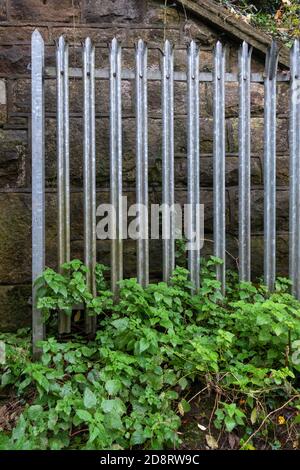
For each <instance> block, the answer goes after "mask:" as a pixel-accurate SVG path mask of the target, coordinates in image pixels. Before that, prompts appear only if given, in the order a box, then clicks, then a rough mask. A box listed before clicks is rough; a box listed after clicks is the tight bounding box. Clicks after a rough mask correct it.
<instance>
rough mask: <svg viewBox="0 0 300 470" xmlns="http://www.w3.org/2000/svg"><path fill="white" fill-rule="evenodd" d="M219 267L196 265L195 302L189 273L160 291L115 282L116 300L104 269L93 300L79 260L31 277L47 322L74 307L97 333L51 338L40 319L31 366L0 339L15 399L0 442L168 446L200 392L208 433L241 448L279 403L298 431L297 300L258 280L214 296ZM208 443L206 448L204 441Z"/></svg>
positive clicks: (18, 349) (16, 340) (284, 286)
mask: <svg viewBox="0 0 300 470" xmlns="http://www.w3.org/2000/svg"><path fill="white" fill-rule="evenodd" d="M220 262H221V261H220V260H218V259H216V258H210V259H208V260H206V261H203V262H202V269H201V285H200V290H199V292H198V293H197V294H195V295H194V294H192V289H191V287H192V285H191V283H190V281H189V272H188V271H187V270H186V269H185V268H184V267H177V268H176V269H175V271H174V273H173V276H172V279H171V282H170V284H169V285H167V284H166V283H164V282H159V283H157V284H150V285H149V286H147V287H146V288H143V287H141V286H140V285H139V284H138V283H137V281H136V279H127V280H124V281H122V282H121V283H120V295H119V301H118V302H117V303H114V302H113V301H112V295H111V292H110V291H109V290H107V288H106V284H105V271H106V268H105V267H104V266H101V265H99V266H97V268H96V275H97V296H95V297H93V295H92V294H91V293H90V292H89V290H88V289H87V286H86V282H85V278H86V274H87V268H86V267H85V266H84V265H83V264H82V263H81V262H80V261H79V260H73V261H71V262H70V263H67V264H65V265H63V266H62V268H61V270H60V272H61V273H60V274H58V273H56V272H55V271H53V270H51V269H47V270H46V271H45V272H44V273H43V275H42V276H41V277H40V279H39V280H38V281H37V285H38V292H39V299H38V307H39V308H41V309H42V310H43V312H44V315H45V319H47V322H48V323H49V319H52V318H53V319H55V318H56V316H57V313H58V312H59V311H64V312H66V313H67V314H68V315H71V314H72V310H73V309H74V308H75V307H76V305H78V304H79V303H80V304H82V305H83V306H84V307H85V308H86V309H87V310H88V312H89V314H90V315H97V317H98V330H97V334H96V337H95V338H94V339H93V340H90V339H87V338H85V337H83V336H79V335H73V337H72V338H71V339H69V340H68V341H65V342H64V341H62V340H61V341H59V340H58V339H57V338H56V337H55V334H54V332H52V331H51V322H50V323H49V325H50V326H49V327H48V328H50V331H49V333H48V339H47V340H46V341H44V342H42V343H41V348H42V351H43V353H42V357H41V361H40V362H32V361H31V353H30V347H29V341H28V339H25V337H24V333H23V334H18V335H11V336H9V335H1V336H0V339H2V340H3V341H5V343H6V346H7V347H6V353H7V354H6V356H7V362H6V364H4V365H1V366H0V367H1V369H0V377H1V387H2V389H3V390H4V391H5V390H7V389H10V390H12V389H13V390H14V393H15V394H16V395H17V396H18V397H19V399H20V400H21V402H22V403H23V405H22V409H21V410H20V413H19V416H18V419H16V423H14V424H13V429H12V431H10V430H9V429H3V431H2V432H1V430H0V446H2V447H4V448H12V449H64V448H67V449H71V448H80V449H130V448H136V447H137V448H141V447H142V448H145V449H161V448H166V447H167V448H168V447H171V448H174V447H178V446H180V443H181V433H180V427H181V420H182V417H183V416H185V415H186V414H187V413H189V409H190V404H189V402H190V400H192V397H191V387H192V386H193V387H195V386H197V387H199V390H200V391H199V393H198V394H196V396H199V397H201V395H202V394H203V393H204V392H202V390H206V391H209V392H210V393H214V395H215V406H214V407H213V408H212V410H211V417H210V420H209V422H213V423H214V427H215V429H216V430H220V431H219V432H223V430H225V431H226V432H232V431H233V430H234V431H235V432H237V433H240V439H241V441H240V442H241V444H240V446H241V447H243V448H252V447H254V446H255V445H254V444H255V442H254V440H255V438H259V436H260V435H261V433H268V432H269V429H268V427H266V426H265V422H267V421H266V416H268V414H269V413H271V414H272V413H273V414H274V413H275V412H276V409H277V407H281V408H282V406H283V403H284V402H288V404H289V407H291V406H292V409H293V412H292V414H293V420H294V421H295V422H294V424H293V426H297V419H298V418H297V416H298V414H299V409H300V400H299V389H298V388H297V387H298V382H297V380H298V378H297V377H298V376H299V371H300V369H299V364H297V363H295V361H294V360H293V355H292V354H293V349H292V345H293V344H296V341H297V340H298V339H299V337H300V313H299V312H300V304H299V302H298V301H297V300H296V299H295V298H294V297H293V296H291V295H290V293H289V289H290V284H289V282H288V281H287V280H285V279H278V281H277V283H276V289H275V291H274V292H273V293H268V292H267V289H266V288H265V287H264V286H263V285H254V284H250V283H241V284H239V283H238V280H237V276H236V275H235V274H232V273H231V274H229V275H228V280H229V283H228V287H227V292H226V295H223V294H222V293H221V286H220V283H219V282H218V281H217V279H216V274H215V267H216V265H217V264H219V263H220ZM297 407H298V408H297ZM274 416H275V414H274ZM0 426H1V424H0ZM255 426H257V428H258V431H255ZM295 429H296V428H295ZM270 432H273V431H272V430H270ZM295 432H296V431H295ZM253 433H254V436H255V438H253V437H251V436H252V434H253ZM289 433H290V434H291V431H289ZM273 434H274V433H273ZM275 441H276V439H274V436H273V437H272V443H273V444H272V445H273V446H276V445H277V444H276V442H275ZM208 442H214V445H216V442H215V439H214V438H213V436H211V435H209V436H208ZM272 445H271V443H270V448H271V447H272ZM251 446H252V447H251Z"/></svg>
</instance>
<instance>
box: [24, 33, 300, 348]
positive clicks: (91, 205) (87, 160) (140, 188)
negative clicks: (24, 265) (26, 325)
mask: <svg viewBox="0 0 300 470" xmlns="http://www.w3.org/2000/svg"><path fill="white" fill-rule="evenodd" d="M147 52H148V51H147V45H146V44H145V43H144V42H143V41H142V40H139V41H138V44H137V46H136V49H135V71H132V70H128V69H122V65H121V53H122V50H121V45H120V44H119V43H118V41H117V40H116V39H113V41H112V43H111V45H110V49H109V68H102V69H101V68H95V48H94V46H93V45H92V42H91V40H90V39H89V38H87V39H86V40H85V42H84V44H83V47H82V54H83V57H82V64H83V65H82V68H74V67H73V68H72V67H69V63H68V57H69V56H68V44H67V43H66V41H65V39H64V38H63V37H60V38H59V41H58V42H57V50H56V68H55V67H46V68H45V65H44V42H43V39H42V37H41V35H40V33H39V32H38V31H35V32H34V33H33V35H32V276H33V281H34V280H35V279H36V278H37V276H38V275H40V274H41V272H42V271H43V269H44V266H45V211H46V207H45V176H44V166H45V142H44V141H45V130H44V129H45V101H44V79H45V78H56V88H57V176H58V178H57V185H58V262H59V264H62V263H64V262H66V261H69V259H70V177H69V161H70V151H69V141H70V131H69V77H75V78H81V79H82V81H83V97H84V100H83V103H84V104H83V168H84V171H83V185H84V261H85V264H86V265H87V266H88V268H89V274H88V276H87V284H88V286H89V289H90V290H91V292H93V293H96V283H95V276H94V268H95V263H96V134H95V80H97V79H102V80H103V79H104V80H105V79H106V80H109V83H110V89H109V94H110V97H109V99H110V200H111V204H112V205H113V207H114V208H115V210H116V217H115V219H114V221H113V222H114V224H115V225H114V230H115V233H116V234H117V236H116V238H115V239H114V240H112V241H111V244H112V245H111V287H112V290H113V291H114V292H115V293H116V292H117V283H118V281H120V280H121V279H122V277H123V242H122V113H121V109H122V89H121V83H122V80H124V79H125V80H134V81H135V90H136V94H135V100H136V203H138V204H144V205H146V206H148V122H147V118H148V104H147V83H148V81H151V80H156V81H160V83H161V96H162V103H161V108H162V133H161V138H162V201H161V202H162V204H167V205H169V206H172V205H173V204H174V199H175V198H174V193H175V187H174V82H176V81H180V82H185V83H186V84H187V97H186V102H187V136H186V138H187V184H188V201H187V202H188V203H189V204H190V207H191V219H190V226H189V230H190V233H193V232H195V231H196V230H197V229H198V227H197V221H196V217H194V216H193V214H194V212H195V210H196V206H197V204H199V203H200V202H201V201H200V165H201V156H200V150H199V141H200V135H199V133H200V132H201V129H200V132H199V116H200V114H199V113H200V111H199V105H200V97H199V83H200V82H212V83H213V94H214V97H213V114H214V130H213V132H214V147H213V189H214V192H213V194H214V195H213V200H214V203H213V212H214V219H213V220H214V222H213V225H214V255H215V256H217V257H219V258H221V259H222V260H223V261H224V264H223V265H222V266H219V267H218V268H217V277H218V279H219V280H220V281H221V283H222V288H223V290H225V268H226V266H225V253H226V246H225V241H226V225H225V209H226V204H225V83H226V82H237V83H238V84H239V274H240V280H242V281H250V279H251V256H250V252H251V195H250V190H251V148H250V147H251V146H250V136H251V120H250V117H251V116H250V103H251V83H252V82H256V83H264V87H265V93H264V96H265V98H264V99H265V103H264V108H265V118H264V149H265V150H264V276H265V283H266V285H267V286H268V288H269V289H270V290H271V289H272V288H273V286H274V282H275V276H276V84H277V82H279V81H281V82H282V81H285V82H290V89H291V105H290V246H289V251H290V277H291V280H292V282H293V292H294V293H295V295H296V296H297V297H298V298H300V42H299V40H296V41H295V43H294V46H293V48H292V50H291V68H290V72H289V73H277V58H278V50H277V47H276V44H275V43H273V44H272V47H271V48H270V50H269V52H268V54H267V57H266V67H265V73H264V74H259V73H251V52H252V51H251V48H250V47H249V46H248V44H247V43H243V44H242V45H241V48H240V51H239V72H238V73H237V74H235V73H226V71H225V70H226V69H225V66H226V64H225V48H224V47H223V45H222V44H221V43H220V42H218V43H217V44H216V47H215V50H214V67H213V71H212V73H208V72H200V68H199V47H198V45H197V44H196V43H195V42H194V41H191V42H190V44H189V45H188V48H187V68H186V72H179V71H175V70H174V50H173V47H172V46H171V44H170V42H169V41H165V44H164V49H163V51H162V54H161V55H162V61H161V67H160V70H159V71H158V70H151V69H149V68H148V66H147ZM194 209H195V210H194ZM166 216H167V217H169V221H168V222H169V226H170V237H169V238H168V239H165V240H163V247H162V266H163V279H164V280H165V281H168V280H169V278H170V275H171V273H172V270H173V269H174V267H175V233H174V231H175V225H174V217H175V216H174V213H173V212H172V211H169V212H168V213H167V214H166ZM144 222H145V226H146V231H147V232H148V222H149V221H148V218H146V220H145V221H144ZM199 261H200V250H199V249H197V250H192V251H189V252H188V267H189V270H190V276H191V281H192V282H193V283H194V286H195V289H197V288H198V287H199V282H200V281H199ZM136 271H137V278H138V281H139V282H140V283H141V284H142V285H143V286H146V285H147V284H148V282H149V241H148V239H147V237H145V239H139V240H138V241H137V268H136ZM35 298H36V289H35V287H33V344H34V345H35V343H36V341H37V340H39V339H42V338H43V337H44V327H43V324H42V321H41V314H40V312H39V311H38V310H37V308H36V306H35V305H36V304H35ZM85 328H86V332H87V333H92V332H94V331H95V319H93V318H92V317H89V316H88V315H86V317H85ZM70 329H71V324H70V317H68V316H66V315H63V314H61V315H60V319H59V332H60V333H65V332H69V331H70Z"/></svg>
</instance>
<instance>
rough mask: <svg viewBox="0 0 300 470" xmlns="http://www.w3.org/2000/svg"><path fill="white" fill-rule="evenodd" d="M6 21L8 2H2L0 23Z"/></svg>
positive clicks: (0, 0)
mask: <svg viewBox="0 0 300 470" xmlns="http://www.w3.org/2000/svg"><path fill="white" fill-rule="evenodd" d="M5 20H6V0H0V21H5Z"/></svg>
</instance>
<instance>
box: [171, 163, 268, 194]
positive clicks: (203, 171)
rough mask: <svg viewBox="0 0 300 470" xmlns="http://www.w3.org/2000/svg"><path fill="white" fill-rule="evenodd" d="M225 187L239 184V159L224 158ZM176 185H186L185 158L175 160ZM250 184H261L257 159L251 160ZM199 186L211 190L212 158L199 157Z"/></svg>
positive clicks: (260, 169)
mask: <svg viewBox="0 0 300 470" xmlns="http://www.w3.org/2000/svg"><path fill="white" fill-rule="evenodd" d="M225 171H226V186H227V187H230V186H237V185H238V182H239V159H238V157H229V156H227V157H226V164H225ZM175 175H176V183H177V185H180V186H186V185H187V158H186V157H181V156H180V157H176V158H175ZM251 176H252V178H251V183H252V184H253V185H257V184H258V185H259V184H261V183H262V168H261V162H260V159H259V158H258V157H253V158H252V159H251ZM200 185H201V188H211V187H212V185H213V158H212V157H202V156H201V157H200Z"/></svg>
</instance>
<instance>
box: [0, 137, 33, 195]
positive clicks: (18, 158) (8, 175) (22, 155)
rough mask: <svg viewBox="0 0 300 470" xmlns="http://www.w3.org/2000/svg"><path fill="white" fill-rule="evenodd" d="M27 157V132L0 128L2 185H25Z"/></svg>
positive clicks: (0, 173) (0, 179)
mask: <svg viewBox="0 0 300 470" xmlns="http://www.w3.org/2000/svg"><path fill="white" fill-rule="evenodd" d="M27 157H28V150H27V132H26V131H22V130H4V129H0V183H1V186H2V187H22V186H24V184H25V177H26V175H25V165H26V158H27Z"/></svg>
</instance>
